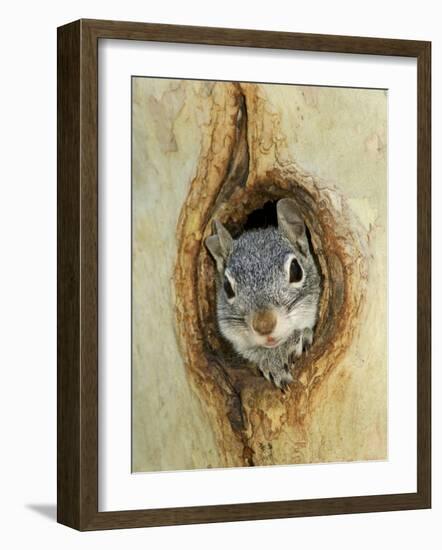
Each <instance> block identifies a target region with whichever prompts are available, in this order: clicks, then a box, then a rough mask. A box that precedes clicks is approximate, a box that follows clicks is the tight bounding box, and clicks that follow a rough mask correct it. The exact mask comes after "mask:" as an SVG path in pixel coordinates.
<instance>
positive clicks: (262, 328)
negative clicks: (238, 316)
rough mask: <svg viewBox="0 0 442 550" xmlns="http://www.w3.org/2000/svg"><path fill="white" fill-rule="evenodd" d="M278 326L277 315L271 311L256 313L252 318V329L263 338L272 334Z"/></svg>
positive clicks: (265, 310) (263, 310)
mask: <svg viewBox="0 0 442 550" xmlns="http://www.w3.org/2000/svg"><path fill="white" fill-rule="evenodd" d="M275 326H276V315H275V312H274V311H272V310H271V309H262V310H260V311H256V312H255V313H254V314H253V317H252V327H253V329H254V330H256V332H258V333H259V334H261V335H262V336H266V335H267V334H270V333H271V332H272V330H273V329H274V328H275Z"/></svg>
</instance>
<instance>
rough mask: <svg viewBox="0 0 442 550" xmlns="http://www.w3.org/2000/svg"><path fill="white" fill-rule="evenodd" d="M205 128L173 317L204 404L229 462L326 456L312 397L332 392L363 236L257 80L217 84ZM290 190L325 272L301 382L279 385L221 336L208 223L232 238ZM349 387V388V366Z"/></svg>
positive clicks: (363, 271) (180, 231) (349, 331)
mask: <svg viewBox="0 0 442 550" xmlns="http://www.w3.org/2000/svg"><path fill="white" fill-rule="evenodd" d="M212 98H213V101H214V102H213V108H212V112H211V121H210V125H209V128H210V131H207V132H206V133H205V134H204V143H203V154H202V156H201V160H200V163H199V167H198V172H197V174H196V177H195V178H194V180H193V182H192V184H191V186H190V190H189V193H188V196H187V200H186V201H185V204H184V205H183V208H182V210H181V215H180V218H179V222H178V228H177V242H178V257H177V262H176V267H175V273H174V283H175V294H176V320H177V328H178V335H179V340H180V345H181V348H182V353H183V357H184V359H185V364H186V369H187V373H188V376H189V379H190V381H191V384H192V387H193V389H194V391H195V392H197V394H198V395H199V397H200V399H202V400H203V402H204V404H205V408H206V409H207V412H208V415H209V416H210V419H211V424H212V426H213V430H214V433H215V434H216V438H217V443H218V447H219V450H220V453H221V456H223V458H224V463H225V464H224V465H225V466H244V465H245V466H253V465H255V466H256V465H266V464H289V463H290V464H294V463H308V462H318V461H321V460H323V456H322V454H321V450H320V444H319V447H318V444H317V442H316V444H315V445H314V446H313V445H310V444H309V439H310V432H311V430H312V429H313V428H312V416H313V414H314V409H315V404H317V403H319V402H321V400H324V399H328V400H329V401H330V400H335V408H336V411H337V414H339V392H336V391H333V394H332V395H328V393H329V390H330V388H328V385H327V380H328V378H329V374H330V373H331V371H332V370H333V369H334V368H335V367H337V366H338V365H339V364H340V363H342V362H343V361H344V359H345V356H346V354H347V352H348V350H349V349H350V347H351V344H352V341H353V338H354V335H355V332H356V331H357V330H358V329H357V327H358V316H359V314H360V312H361V309H362V308H363V306H364V296H365V285H366V280H367V255H368V248H367V234H366V233H365V237H364V232H363V231H362V230H361V226H360V225H359V223H358V221H357V220H356V219H355V218H354V216H353V215H352V213H351V212H350V210H349V209H348V207H347V205H346V203H345V199H344V198H343V197H342V196H341V195H340V193H339V191H338V190H337V189H336V188H334V187H333V186H331V185H326V184H325V183H324V182H320V181H318V180H316V179H315V178H314V177H312V176H311V175H309V174H306V173H304V172H303V171H302V170H301V169H300V168H299V166H297V164H296V159H293V158H289V154H288V148H287V136H284V135H283V133H282V131H281V129H280V120H279V117H278V115H277V113H275V112H272V108H271V103H270V102H269V101H268V100H267V98H266V96H265V91H264V90H263V88H262V87H260V86H259V85H254V84H234V83H232V84H231V85H226V84H222V85H215V86H214V88H213V90H212ZM281 197H292V198H294V199H295V200H296V201H297V202H298V205H299V208H300V210H301V211H302V214H303V215H304V217H305V220H306V223H307V226H308V228H309V231H310V234H311V243H312V246H313V249H314V252H315V255H316V257H317V260H318V263H319V266H320V269H321V273H322V278H323V292H322V297H321V308H320V318H319V322H318V324H317V328H316V336H315V340H314V343H313V346H312V348H311V349H310V350H309V351H308V353H307V354H305V355H304V356H303V358H302V359H301V360H300V361H298V362H297V363H296V367H295V368H296V370H295V373H296V377H295V378H296V380H295V382H294V383H293V384H292V385H291V387H290V390H289V391H288V392H286V393H282V392H281V391H280V390H278V389H276V388H274V387H273V386H272V385H270V384H269V383H268V382H267V381H266V380H265V379H264V378H263V377H261V376H260V375H259V373H258V371H257V370H256V369H255V368H253V367H252V366H250V365H247V364H245V363H244V362H242V361H241V360H239V359H238V358H237V357H235V356H234V355H233V354H232V352H231V350H230V349H229V347H228V345H227V344H226V343H225V342H224V341H223V340H222V339H221V338H220V336H219V334H218V331H217V328H216V316H215V277H214V266H213V262H212V260H211V259H210V258H209V256H208V253H207V251H206V249H205V247H204V244H203V241H204V238H205V237H206V236H207V235H209V234H210V233H211V225H212V220H213V219H215V218H216V219H219V220H220V221H222V222H223V223H224V224H225V225H226V226H227V227H228V228H229V230H230V231H231V232H232V233H233V234H235V233H236V234H237V233H238V232H240V231H241V228H242V227H243V225H244V223H245V221H246V220H247V217H248V215H249V214H250V213H251V212H253V211H255V210H256V209H258V208H261V207H262V206H263V205H264V204H265V203H266V202H268V201H276V200H277V199H279V198H281ZM340 376H342V378H343V380H342V383H343V384H344V379H345V376H346V375H345V371H343V372H342V373H341V374H340Z"/></svg>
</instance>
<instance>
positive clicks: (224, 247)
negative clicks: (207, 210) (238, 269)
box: [205, 220, 233, 272]
mask: <svg viewBox="0 0 442 550" xmlns="http://www.w3.org/2000/svg"><path fill="white" fill-rule="evenodd" d="M214 229H215V232H216V234H215V235H212V236H210V237H207V239H206V240H205V245H206V247H207V249H208V251H209V252H210V254H211V255H212V257H213V259H214V260H215V262H216V267H217V269H218V271H219V272H222V271H223V269H224V266H225V262H226V260H227V257H228V256H229V254H230V252H231V251H232V247H233V239H232V237H231V235H230V233H229V232H228V231H227V229H226V228H225V227H224V226H223V224H222V223H221V222H219V221H218V220H215V221H214Z"/></svg>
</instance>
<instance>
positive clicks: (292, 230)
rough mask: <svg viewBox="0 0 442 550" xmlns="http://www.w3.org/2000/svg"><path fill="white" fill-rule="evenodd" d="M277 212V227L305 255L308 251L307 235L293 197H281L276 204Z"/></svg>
mask: <svg viewBox="0 0 442 550" xmlns="http://www.w3.org/2000/svg"><path fill="white" fill-rule="evenodd" d="M276 211H277V214H278V228H279V229H280V230H281V232H282V233H283V234H284V235H285V236H286V237H287V239H288V240H289V241H290V242H291V243H292V244H293V245H295V246H297V247H299V248H300V249H301V252H302V253H303V254H304V255H306V254H307V251H308V241H307V235H306V233H305V223H304V221H303V220H302V218H301V216H300V214H299V209H298V205H297V204H296V202H295V201H294V200H293V199H281V200H279V201H278V204H277V205H276Z"/></svg>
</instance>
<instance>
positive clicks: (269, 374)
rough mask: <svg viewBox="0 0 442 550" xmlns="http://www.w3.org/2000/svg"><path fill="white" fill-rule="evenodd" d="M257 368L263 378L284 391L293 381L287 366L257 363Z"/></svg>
mask: <svg viewBox="0 0 442 550" xmlns="http://www.w3.org/2000/svg"><path fill="white" fill-rule="evenodd" d="M259 370H260V371H261V372H262V374H263V376H264V378H265V379H266V380H268V381H269V382H273V384H275V386H276V387H277V388H279V389H280V390H283V391H285V390H286V389H287V387H288V385H289V384H290V383H291V382H293V376H292V375H291V374H290V372H289V370H288V368H284V367H282V366H281V367H279V368H278V367H275V366H271V365H269V364H268V363H266V364H261V365H259Z"/></svg>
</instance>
